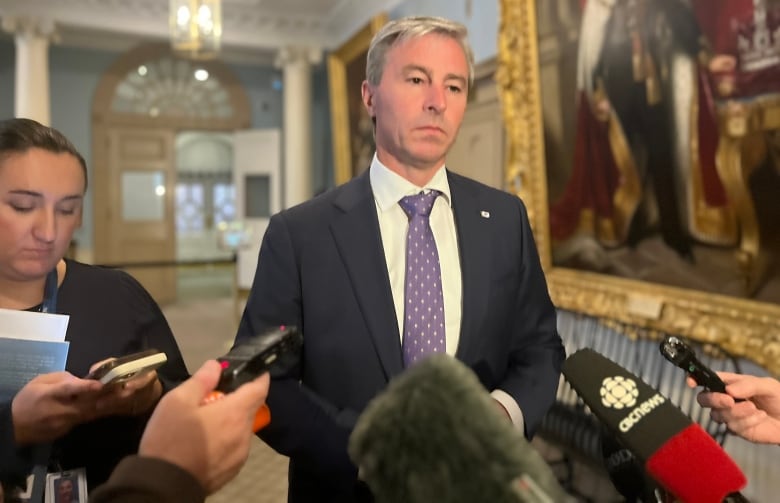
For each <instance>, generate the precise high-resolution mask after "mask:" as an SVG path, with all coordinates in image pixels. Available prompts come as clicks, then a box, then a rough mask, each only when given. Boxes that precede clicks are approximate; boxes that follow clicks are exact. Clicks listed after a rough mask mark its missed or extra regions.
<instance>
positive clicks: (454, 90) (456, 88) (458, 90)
mask: <svg viewBox="0 0 780 503" xmlns="http://www.w3.org/2000/svg"><path fill="white" fill-rule="evenodd" d="M448 87H449V89H450V91H452V92H453V93H456V94H457V93H460V92H462V91H463V90H462V89H461V88H460V87H459V86H448Z"/></svg>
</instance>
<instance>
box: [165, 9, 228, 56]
mask: <svg viewBox="0 0 780 503" xmlns="http://www.w3.org/2000/svg"><path fill="white" fill-rule="evenodd" d="M220 4H221V0H170V10H169V14H168V16H169V25H170V31H171V47H172V48H173V50H174V51H176V52H177V53H180V54H182V55H183V56H187V57H189V58H193V59H211V58H214V57H216V56H217V53H218V52H219V44H220V38H221V37H222V7H221V5H220Z"/></svg>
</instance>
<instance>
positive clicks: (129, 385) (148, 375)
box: [122, 370, 157, 394]
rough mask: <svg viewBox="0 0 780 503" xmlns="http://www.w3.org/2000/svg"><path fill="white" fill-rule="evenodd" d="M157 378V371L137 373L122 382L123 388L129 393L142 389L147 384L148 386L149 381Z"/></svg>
mask: <svg viewBox="0 0 780 503" xmlns="http://www.w3.org/2000/svg"><path fill="white" fill-rule="evenodd" d="M156 380H157V371H156V370H152V371H151V372H144V373H141V374H138V375H135V376H133V377H132V378H131V379H128V380H127V381H125V382H124V383H122V384H123V386H122V387H123V388H124V389H125V390H127V391H129V392H130V394H132V393H134V392H135V391H137V390H140V389H143V388H145V387H147V386H149V385H150V384H151V383H153V382H154V381H156Z"/></svg>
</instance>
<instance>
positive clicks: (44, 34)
mask: <svg viewBox="0 0 780 503" xmlns="http://www.w3.org/2000/svg"><path fill="white" fill-rule="evenodd" d="M2 28H3V30H4V31H6V32H8V33H12V34H14V35H16V36H32V37H40V38H45V39H48V40H51V41H53V42H56V41H57V40H58V38H59V37H58V35H57V28H56V25H55V24H54V20H52V19H50V18H44V17H28V16H3V20H2Z"/></svg>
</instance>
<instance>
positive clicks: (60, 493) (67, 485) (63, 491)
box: [57, 479, 73, 502]
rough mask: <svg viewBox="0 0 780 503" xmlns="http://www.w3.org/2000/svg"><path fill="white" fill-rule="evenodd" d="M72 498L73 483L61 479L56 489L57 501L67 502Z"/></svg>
mask: <svg viewBox="0 0 780 503" xmlns="http://www.w3.org/2000/svg"><path fill="white" fill-rule="evenodd" d="M72 497H73V481H72V480H70V479H62V480H61V481H60V487H59V488H57V501H63V502H69V501H70V500H71V498H72Z"/></svg>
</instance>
